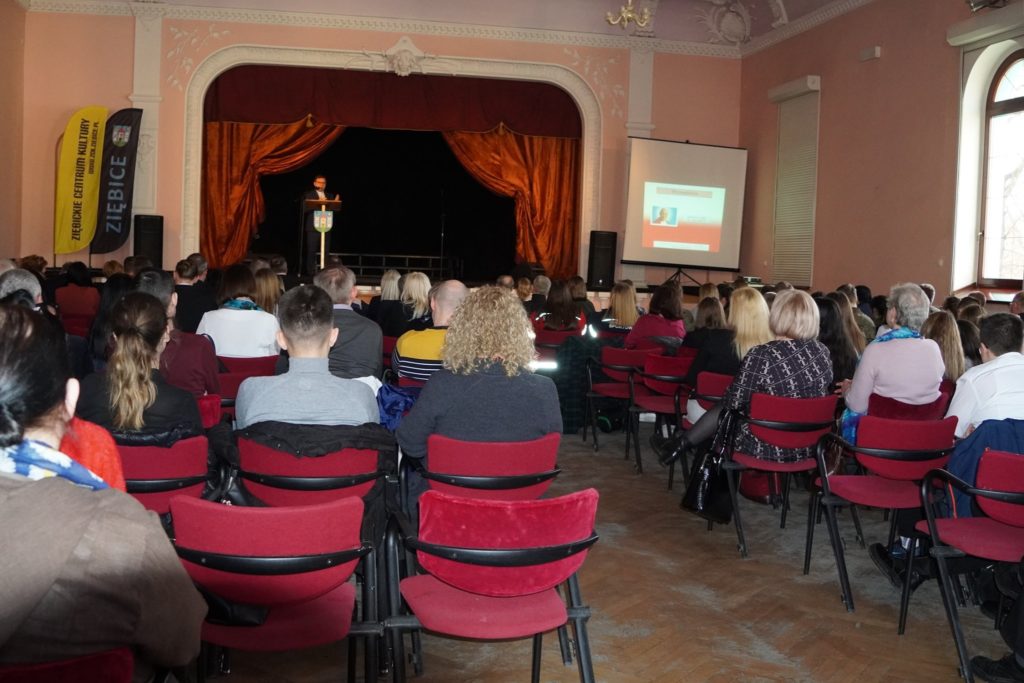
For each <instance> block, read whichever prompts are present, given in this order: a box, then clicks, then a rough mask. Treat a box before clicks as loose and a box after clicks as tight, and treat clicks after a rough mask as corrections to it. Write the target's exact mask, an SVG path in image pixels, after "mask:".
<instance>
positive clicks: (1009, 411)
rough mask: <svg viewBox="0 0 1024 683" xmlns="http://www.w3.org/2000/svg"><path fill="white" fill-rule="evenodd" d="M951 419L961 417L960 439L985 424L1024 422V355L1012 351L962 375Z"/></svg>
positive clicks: (955, 395) (954, 395)
mask: <svg viewBox="0 0 1024 683" xmlns="http://www.w3.org/2000/svg"><path fill="white" fill-rule="evenodd" d="M950 415H955V416H956V417H957V420H958V421H957V425H956V435H957V437H960V438H962V437H964V436H966V435H967V432H968V431H969V430H970V429H971V427H977V426H978V425H980V424H981V423H982V422H984V421H985V420H1006V419H1014V420H1022V419H1024V355H1021V354H1020V353H1017V352H1016V351H1010V352H1008V353H1004V354H1003V355H1001V356H996V357H995V358H993V359H992V360H990V361H988V362H987V363H982V364H981V365H976V366H974V367H973V368H971V369H970V370H968V371H967V372H965V373H964V374H963V375H961V376H960V379H959V380H957V383H956V393H955V394H953V400H952V402H951V403H950V404H949V410H948V411H946V417H949V416H950Z"/></svg>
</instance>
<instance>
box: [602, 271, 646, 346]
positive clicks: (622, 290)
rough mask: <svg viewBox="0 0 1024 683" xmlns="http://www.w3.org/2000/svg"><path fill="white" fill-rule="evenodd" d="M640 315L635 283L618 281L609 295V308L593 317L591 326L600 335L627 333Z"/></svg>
mask: <svg viewBox="0 0 1024 683" xmlns="http://www.w3.org/2000/svg"><path fill="white" fill-rule="evenodd" d="M639 317H640V313H639V312H638V311H637V309H636V291H635V290H634V289H633V285H631V284H629V283H628V282H616V283H615V284H614V285H612V292H611V296H609V297H608V308H606V309H604V310H603V311H601V312H600V313H598V314H596V315H594V316H592V317H591V319H590V327H591V329H592V330H594V331H595V333H597V334H598V335H600V334H601V333H612V334H614V333H616V332H617V333H620V334H623V335H625V334H627V333H628V332H629V330H630V329H631V328H632V327H633V325H634V324H635V323H636V321H637V318H639Z"/></svg>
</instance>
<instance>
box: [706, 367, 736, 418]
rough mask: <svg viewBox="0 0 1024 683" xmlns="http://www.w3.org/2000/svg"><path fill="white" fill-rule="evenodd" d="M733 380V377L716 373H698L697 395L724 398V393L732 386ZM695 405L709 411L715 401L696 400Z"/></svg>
mask: <svg viewBox="0 0 1024 683" xmlns="http://www.w3.org/2000/svg"><path fill="white" fill-rule="evenodd" d="M733 378H734V376H733V375H722V374H719V373H717V372H698V373H697V393H698V394H700V395H701V396H719V397H721V396H725V391H726V389H728V388H729V385H730V384H732V380H733ZM697 403H698V404H699V405H700V407H701V408H703V409H704V410H711V409H712V408H713V407H714V406H715V404H716V403H717V401H712V400H709V399H707V398H697Z"/></svg>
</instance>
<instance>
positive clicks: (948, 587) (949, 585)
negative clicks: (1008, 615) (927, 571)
mask: <svg viewBox="0 0 1024 683" xmlns="http://www.w3.org/2000/svg"><path fill="white" fill-rule="evenodd" d="M933 550H934V549H933ZM935 560H936V563H937V564H938V565H939V588H940V589H941V593H942V604H943V606H944V607H945V608H946V619H947V620H948V621H949V628H950V630H951V631H952V632H953V641H954V642H955V643H956V652H957V656H959V657H960V675H961V676H962V677H963V679H964V681H965V682H966V683H974V676H973V675H972V674H971V658H970V656H969V655H968V654H967V643H966V642H965V641H964V633H963V629H962V628H961V627H960V614H959V612H958V611H957V607H956V599H955V597H954V595H953V590H954V589H953V579H952V577H950V575H949V567H947V566H946V558H945V557H942V556H938V557H936V558H935Z"/></svg>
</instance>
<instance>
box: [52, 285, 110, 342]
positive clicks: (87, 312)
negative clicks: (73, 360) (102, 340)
mask: <svg viewBox="0 0 1024 683" xmlns="http://www.w3.org/2000/svg"><path fill="white" fill-rule="evenodd" d="M54 298H55V299H56V302H57V308H58V309H59V310H60V321H61V324H62V325H63V326H64V331H65V332H67V333H68V334H73V335H77V336H79V337H88V336H89V328H90V327H92V321H93V320H94V319H95V318H96V314H97V313H98V312H99V310H100V291H99V290H98V289H96V288H95V287H80V286H78V285H76V284H70V283H69V284H67V285H65V286H64V287H58V288H57V290H56V291H55V292H54Z"/></svg>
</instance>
